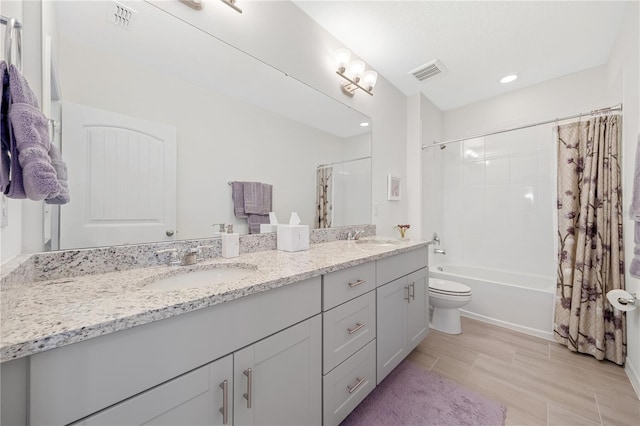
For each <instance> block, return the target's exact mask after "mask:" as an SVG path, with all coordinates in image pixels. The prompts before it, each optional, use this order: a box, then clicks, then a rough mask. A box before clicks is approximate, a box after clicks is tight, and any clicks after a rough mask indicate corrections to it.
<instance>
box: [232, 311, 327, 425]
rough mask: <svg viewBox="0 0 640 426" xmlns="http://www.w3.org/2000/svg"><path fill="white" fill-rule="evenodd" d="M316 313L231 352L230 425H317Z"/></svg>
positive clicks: (318, 354)
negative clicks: (231, 414) (231, 421)
mask: <svg viewBox="0 0 640 426" xmlns="http://www.w3.org/2000/svg"><path fill="white" fill-rule="evenodd" d="M321 339H322V331H321V320H320V315H317V316H315V317H313V318H311V319H309V320H307V321H304V322H303V323H300V324H297V325H295V326H293V327H291V328H288V329H286V330H284V331H281V332H280V333H278V334H275V335H273V336H271V337H268V338H266V339H264V340H261V341H259V342H257V343H254V344H253V345H251V346H249V347H246V348H244V349H241V350H240V351H238V352H236V353H235V354H234V374H233V377H234V388H235V391H234V396H233V414H234V423H233V424H234V425H299V426H303V425H319V424H320V423H321V418H322V394H321V386H322V383H321V357H322V355H321V353H322V347H321V346H322V342H321Z"/></svg>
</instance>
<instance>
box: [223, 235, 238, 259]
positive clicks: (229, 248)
mask: <svg viewBox="0 0 640 426" xmlns="http://www.w3.org/2000/svg"><path fill="white" fill-rule="evenodd" d="M221 237H222V257H226V258H229V257H238V256H240V234H235V233H234V234H221Z"/></svg>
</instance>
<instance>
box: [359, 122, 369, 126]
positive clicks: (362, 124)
mask: <svg viewBox="0 0 640 426" xmlns="http://www.w3.org/2000/svg"><path fill="white" fill-rule="evenodd" d="M360 126H362V127H367V126H369V123H368V122H366V121H363V122H362V123H360Z"/></svg>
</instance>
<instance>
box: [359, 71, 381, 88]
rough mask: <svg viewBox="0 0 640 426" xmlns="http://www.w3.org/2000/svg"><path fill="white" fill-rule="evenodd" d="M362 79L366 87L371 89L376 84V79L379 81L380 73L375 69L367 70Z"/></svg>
mask: <svg viewBox="0 0 640 426" xmlns="http://www.w3.org/2000/svg"><path fill="white" fill-rule="evenodd" d="M362 80H363V81H364V87H366V88H367V90H371V89H373V87H374V86H375V85H376V81H378V73H377V72H375V71H367V72H365V73H364V77H363V78H362Z"/></svg>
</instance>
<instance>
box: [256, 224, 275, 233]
mask: <svg viewBox="0 0 640 426" xmlns="http://www.w3.org/2000/svg"><path fill="white" fill-rule="evenodd" d="M277 229H278V225H272V224H270V223H261V224H260V233H261V234H268V233H269V232H277Z"/></svg>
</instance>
